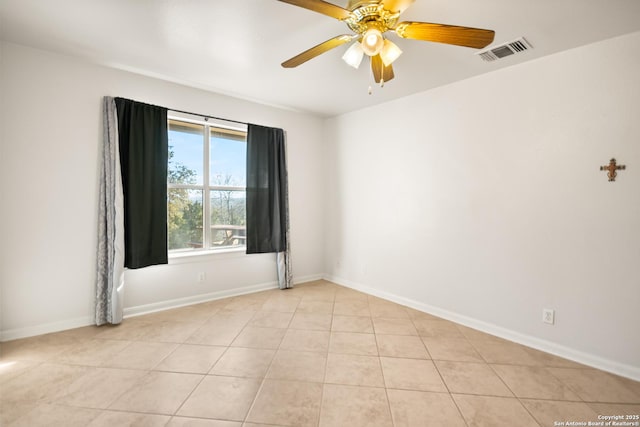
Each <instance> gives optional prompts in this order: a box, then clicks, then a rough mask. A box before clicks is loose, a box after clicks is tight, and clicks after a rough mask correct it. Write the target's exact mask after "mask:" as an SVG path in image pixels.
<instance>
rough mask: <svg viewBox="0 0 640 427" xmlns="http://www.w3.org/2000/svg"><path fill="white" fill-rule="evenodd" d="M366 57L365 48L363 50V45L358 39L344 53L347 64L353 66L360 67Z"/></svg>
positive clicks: (343, 58)
mask: <svg viewBox="0 0 640 427" xmlns="http://www.w3.org/2000/svg"><path fill="white" fill-rule="evenodd" d="M363 57H364V50H362V45H361V44H360V42H359V41H356V42H355V43H353V44H352V45H351V46H349V49H347V51H346V52H345V53H344V55H342V60H343V61H344V62H346V63H347V64H349V65H351V66H352V67H353V68H356V69H357V68H358V67H359V66H360V63H361V62H362V58H363Z"/></svg>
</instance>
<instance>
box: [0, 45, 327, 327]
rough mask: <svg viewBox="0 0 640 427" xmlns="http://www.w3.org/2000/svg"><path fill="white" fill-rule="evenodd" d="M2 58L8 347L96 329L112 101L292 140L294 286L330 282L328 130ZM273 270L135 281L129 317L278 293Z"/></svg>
mask: <svg viewBox="0 0 640 427" xmlns="http://www.w3.org/2000/svg"><path fill="white" fill-rule="evenodd" d="M1 47H2V57H1V58H2V65H1V66H0V72H1V73H2V74H1V80H0V93H2V101H1V102H2V104H1V106H0V108H1V109H0V116H1V117H2V126H1V136H2V139H1V144H0V150H1V151H0V153H1V154H2V158H1V159H0V191H1V192H2V193H1V194H2V202H1V204H2V207H1V209H0V211H1V213H0V215H1V219H0V227H1V228H0V236H2V244H1V246H0V247H1V250H2V253H1V254H0V255H1V256H0V262H1V265H0V284H1V289H2V301H3V302H2V306H1V307H0V308H1V310H2V313H1V314H0V318H1V319H2V320H1V321H2V336H3V338H4V339H8V338H14V337H18V336H25V335H31V334H35V333H42V332H47V331H50V330H55V329H63V328H66V327H72V326H78V325H80V324H86V323H87V322H90V321H91V319H92V310H93V300H94V297H93V293H94V283H95V272H94V271H95V265H96V258H95V247H96V234H97V231H96V230H97V188H98V171H99V148H100V145H101V138H102V116H101V100H102V97H103V96H105V95H111V96H122V97H126V98H131V99H135V100H139V101H142V102H147V103H152V104H158V105H163V106H167V107H170V108H176V109H181V110H186V111H193V112H196V113H201V114H209V115H214V116H219V117H224V118H229V119H235V120H240V121H248V122H252V123H257V124H262V125H265V126H275V127H281V128H283V129H285V130H286V132H287V143H288V160H289V177H290V211H291V230H292V252H293V253H292V259H293V273H294V280H297V281H300V280H305V279H312V278H317V277H320V276H321V275H322V273H323V268H324V261H323V250H322V248H323V234H322V223H323V218H322V197H321V196H316V195H319V194H322V193H323V187H324V183H323V173H324V171H323V168H322V165H321V164H320V163H319V162H317V159H318V158H320V157H321V156H322V155H323V151H322V146H321V144H322V134H323V121H322V120H320V119H318V118H315V117H313V116H310V115H306V114H301V113H296V112H291V111H287V110H282V109H277V108H273V107H268V106H264V105H259V104H255V103H252V102H248V101H243V100H239V99H234V98H230V97H226V96H221V95H216V94H213V93H210V92H205V91H202V90H197V89H192V88H188V87H185V86H180V85H177V84H172V83H167V82H163V81H160V80H156V79H153V78H148V77H143V76H140V75H136V74H132V73H128V72H124V71H118V70H114V69H110V68H105V67H101V66H97V65H93V64H88V63H84V62H80V61H76V60H74V59H70V58H67V57H64V56H59V55H55V54H52V53H47V52H43V51H38V50H33V49H30V48H26V47H21V46H18V45H14V44H10V43H4V42H3V43H2V44H1ZM274 259H275V258H274V256H273V255H250V256H247V255H244V254H233V255H223V256H219V257H215V256H209V257H203V258H198V259H192V260H189V262H179V263H175V264H173V265H172V264H171V263H170V264H169V265H168V266H157V267H150V268H147V269H142V270H138V271H131V272H129V273H128V274H127V288H126V292H125V309H126V312H135V311H139V310H141V309H144V308H158V307H161V306H163V305H166V304H168V303H175V302H176V300H178V302H188V301H194V300H196V299H198V298H201V297H202V295H209V296H211V294H214V295H222V294H225V293H233V292H236V291H238V289H244V290H247V289H250V287H252V286H254V287H255V286H260V285H273V283H274V281H275V262H274ZM200 271H204V272H206V273H207V280H206V282H205V283H202V284H198V283H196V278H197V275H198V272H200ZM168 301H169V302H168ZM149 304H151V306H149ZM142 306H146V307H142Z"/></svg>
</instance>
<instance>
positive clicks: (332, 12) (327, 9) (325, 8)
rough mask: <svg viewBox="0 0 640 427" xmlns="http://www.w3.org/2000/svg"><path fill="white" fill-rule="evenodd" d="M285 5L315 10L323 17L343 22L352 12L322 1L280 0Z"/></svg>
mask: <svg viewBox="0 0 640 427" xmlns="http://www.w3.org/2000/svg"><path fill="white" fill-rule="evenodd" d="M279 1H281V2H283V3H289V4H292V5H294V6H299V7H303V8H305V9H309V10H313V11H314V12H318V13H321V14H323V15H327V16H330V17H332V18H336V19H339V20H340V21H343V20H345V19H347V18H348V17H349V16H351V12H350V11H348V10H347V9H343V8H341V7H340V6H336V5H335V4H331V3H327V2H326V1H322V0H279Z"/></svg>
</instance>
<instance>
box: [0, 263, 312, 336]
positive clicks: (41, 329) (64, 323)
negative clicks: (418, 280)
mask: <svg viewBox="0 0 640 427" xmlns="http://www.w3.org/2000/svg"><path fill="white" fill-rule="evenodd" d="M322 278H323V275H322V274H315V275H308V276H301V277H294V280H293V283H294V284H296V285H297V284H302V283H306V282H313V281H315V280H320V279H322ZM277 287H278V283H277V282H275V281H274V282H267V283H261V284H257V285H251V286H245V287H242V288H235V289H227V290H223V291H216V292H210V293H208V294H202V295H194V296H189V297H184V298H176V299H173V300H168V301H160V302H157V303H151V304H144V305H139V306H135V307H127V308H125V309H124V317H125V318H127V317H134V316H141V315H143V314H149V313H155V312H157V311H162V310H169V309H172V308H178V307H184V306H187V305H192V304H199V303H203V302H208V301H214V300H218V299H222V298H229V297H235V296H239V295H245V294H251V293H254V292H260V291H265V290H269V289H276V288H277ZM90 325H95V319H94V318H92V317H90V316H87V317H78V318H75V319H68V320H61V321H59V322H51V323H43V324H40V325H35V326H28V327H25V328H15V329H8V330H6V331H0V342H4V341H11V340H16V339H20V338H28V337H33V336H36V335H44V334H50V333H53V332H61V331H66V330H68V329H74V328H81V327H83V326H90Z"/></svg>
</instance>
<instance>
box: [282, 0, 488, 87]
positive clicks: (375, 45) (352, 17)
mask: <svg viewBox="0 0 640 427" xmlns="http://www.w3.org/2000/svg"><path fill="white" fill-rule="evenodd" d="M279 1H281V2H284V3H289V4H292V5H294V6H299V7H302V8H305V9H309V10H312V11H314V12H318V13H321V14H323V15H327V16H330V17H331V18H335V19H338V20H340V21H343V22H345V23H346V24H347V26H348V27H349V28H350V29H351V31H353V32H354V33H355V34H343V35H340V36H337V37H334V38H332V39H329V40H327V41H325V42H323V43H320V44H319V45H317V46H314V47H312V48H311V49H308V50H306V51H304V52H302V53H301V54H299V55H296V56H294V57H293V58H291V59H288V60H286V61H285V62H283V63H282V66H283V67H284V68H294V67H297V66H298V65H301V64H304V63H305V62H307V61H308V60H310V59H313V58H315V57H316V56H318V55H321V54H323V53H325V52H327V51H329V50H331V49H333V48H336V47H338V46H341V45H343V44H345V43H349V42H350V41H352V40H356V41H355V43H353V45H352V46H350V47H349V49H348V50H347V51H346V53H345V54H344V56H343V57H342V59H343V60H344V61H345V62H346V63H347V64H349V65H351V66H352V67H354V68H358V67H359V66H360V63H361V62H362V58H363V56H364V54H366V55H368V56H369V57H370V58H371V71H372V73H373V78H374V80H375V82H376V83H380V84H381V85H382V84H384V82H388V81H389V80H391V79H393V77H394V75H393V68H392V66H391V63H392V62H393V61H395V60H396V59H397V58H398V57H399V56H400V54H402V51H401V50H400V48H399V47H398V46H397V45H396V44H395V43H393V42H392V41H391V40H389V39H388V38H385V36H384V33H386V32H387V31H393V32H395V33H396V34H397V35H398V36H400V37H402V38H405V39H414V40H424V41H430V42H438V43H446V44H452V45H457V46H466V47H471V48H476V49H481V48H483V47H485V46H488V45H489V44H490V43H491V42H493V37H494V35H495V33H494V31H492V30H483V29H479V28H471V27H459V26H455V25H445V24H432V23H428V22H410V21H408V22H400V23H398V18H399V17H400V14H401V13H402V12H404V11H405V10H406V9H407V8H408V7H409V6H411V4H412V3H413V2H414V1H415V0H349V3H348V5H347V7H346V9H345V8H342V7H340V6H337V5H335V4H332V3H328V2H325V1H323V0H279Z"/></svg>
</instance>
